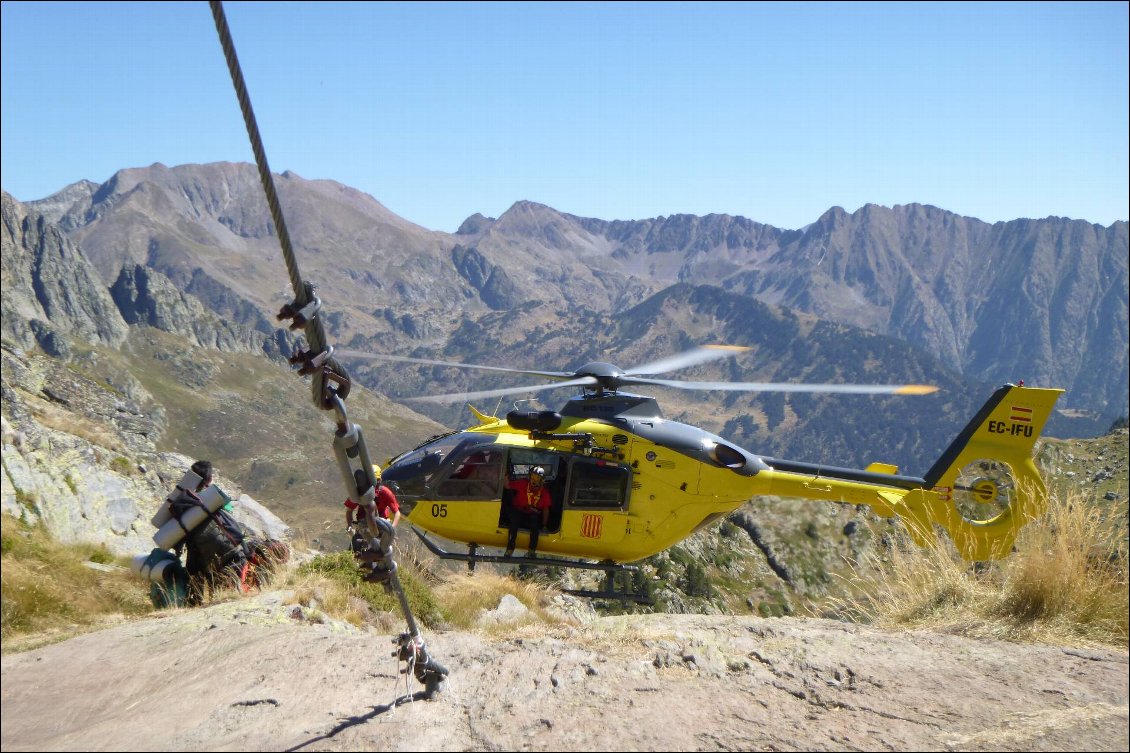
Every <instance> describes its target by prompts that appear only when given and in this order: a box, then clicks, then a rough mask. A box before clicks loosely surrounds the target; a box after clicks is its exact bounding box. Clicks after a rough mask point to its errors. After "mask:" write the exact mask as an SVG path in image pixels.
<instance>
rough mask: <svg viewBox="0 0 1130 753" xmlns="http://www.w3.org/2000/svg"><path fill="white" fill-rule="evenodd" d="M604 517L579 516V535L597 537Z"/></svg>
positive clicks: (589, 537)
mask: <svg viewBox="0 0 1130 753" xmlns="http://www.w3.org/2000/svg"><path fill="white" fill-rule="evenodd" d="M603 524H604V518H602V517H601V516H599V515H585V516H583V517H582V518H581V535H582V536H584V537H585V538H586V539H599V538H600V529H601V528H602V527H603Z"/></svg>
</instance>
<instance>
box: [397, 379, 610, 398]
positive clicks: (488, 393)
mask: <svg viewBox="0 0 1130 753" xmlns="http://www.w3.org/2000/svg"><path fill="white" fill-rule="evenodd" d="M596 383H597V380H596V378H595V377H588V376H587V377H580V378H579V379H570V380H568V381H565V382H554V383H552V384H535V385H530V386H527V387H504V388H503V389H499V390H482V391H481V392H452V393H449V394H446V395H424V396H422V397H406V398H404V401H405V402H416V403H454V402H457V401H459V400H478V399H479V398H485V397H503V396H505V395H517V394H519V393H522V392H540V391H541V390H552V389H557V388H558V387H575V386H579V385H590V384H596Z"/></svg>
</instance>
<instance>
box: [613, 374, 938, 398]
mask: <svg viewBox="0 0 1130 753" xmlns="http://www.w3.org/2000/svg"><path fill="white" fill-rule="evenodd" d="M620 383H621V384H651V385H657V386H660V387H675V388H677V389H680V390H729V391H731V392H825V393H840V394H847V395H929V394H930V393H931V392H937V391H938V388H937V387H935V386H933V385H929V384H790V383H788V382H680V381H678V380H675V379H641V378H638V377H621V379H620Z"/></svg>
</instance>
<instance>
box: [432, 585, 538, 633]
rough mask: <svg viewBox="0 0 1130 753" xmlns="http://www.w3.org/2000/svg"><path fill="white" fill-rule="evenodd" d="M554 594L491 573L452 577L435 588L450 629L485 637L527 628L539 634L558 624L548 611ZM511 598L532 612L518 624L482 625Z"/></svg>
mask: <svg viewBox="0 0 1130 753" xmlns="http://www.w3.org/2000/svg"><path fill="white" fill-rule="evenodd" d="M555 594H556V591H554V590H553V589H552V588H550V587H549V586H547V585H545V584H543V583H539V582H537V581H535V580H519V579H517V578H513V577H507V576H503V575H497V574H494V573H490V572H477V573H475V574H474V575H466V574H453V575H451V576H449V577H448V579H447V580H446V581H445V582H444V583H442V584H440V585H439V586H438V587H437V588H436V598H438V599H439V601H440V603H441V604H443V609H444V613H445V615H446V616H447V621H448V624H449V625H451V627H453V628H456V629H460V630H479V631H481V632H483V633H486V634H494V633H499V632H513V631H514V630H516V629H520V628H527V627H530V628H533V629H535V631H536V629H537V628H536V626H544V625H547V624H555V623H557V622H559V621H560V619H559V618H558V617H556V616H555V615H554V614H553V613H551V612H550V611H549V610H548V609H547V607H548V606H549V603H550V599H552V598H553V596H554V595H555ZM508 595H509V596H513V597H514V598H516V599H517V600H518V601H520V602H522V604H523V605H524V606H525V607H526V609H527V610H529V611H528V612H527V613H526V614H525V615H524V616H522V617H520V618H518V619H515V620H502V621H495V622H490V621H487V622H483V621H481V619H480V618H481V617H482V615H483V613H484V612H486V611H489V610H493V609H495V608H496V607H498V605H499V603H500V602H501V601H502V598H503V597H504V596H508ZM531 637H532V636H531Z"/></svg>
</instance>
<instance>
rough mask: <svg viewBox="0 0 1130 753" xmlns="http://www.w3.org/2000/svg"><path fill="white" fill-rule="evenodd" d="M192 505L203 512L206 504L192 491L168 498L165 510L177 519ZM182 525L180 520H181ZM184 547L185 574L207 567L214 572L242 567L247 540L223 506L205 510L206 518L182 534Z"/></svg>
mask: <svg viewBox="0 0 1130 753" xmlns="http://www.w3.org/2000/svg"><path fill="white" fill-rule="evenodd" d="M193 507H199V508H201V509H203V510H204V511H205V512H207V508H206V507H204V504H203V503H202V502H201V501H200V499H199V498H197V496H196V495H195V494H191V493H186V494H181V495H177V497H176V498H174V499H172V500H170V501H169V512H171V513H172V515H173V517H174V518H176V519H177V520H178V521H182V520H183V517H184V514H185V513H187V512H188V511H189V510H191V509H192V508H193ZM182 525H183V524H182ZM185 546H186V548H187V550H188V558H187V563H186V564H187V565H188V570H189V575H198V574H200V573H203V572H207V571H209V570H211V571H213V572H216V573H218V572H219V571H220V570H222V569H224V568H225V567H229V566H235V568H236V569H239V568H242V567H243V566H244V565H245V564H246V562H247V557H248V544H247V542H246V536H245V534H244V531H243V527H242V526H240V524H239V523H238V522H237V521H236V519H235V518H233V517H232V516H231V514H230V513H228V512H227V511H226V510H224V509H223V508H220V509H219V510H216V511H215V512H212V513H208V520H206V521H205V522H204V523H202V524H200V525H199V526H197V527H196V528H194V529H192V530H191V531H188V532H187V534H186V535H185Z"/></svg>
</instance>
